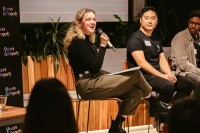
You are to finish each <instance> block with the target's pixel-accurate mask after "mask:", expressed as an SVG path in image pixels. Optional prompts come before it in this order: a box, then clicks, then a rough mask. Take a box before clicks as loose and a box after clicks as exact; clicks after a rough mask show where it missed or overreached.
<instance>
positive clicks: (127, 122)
mask: <svg viewBox="0 0 200 133" xmlns="http://www.w3.org/2000/svg"><path fill="white" fill-rule="evenodd" d="M127 126H128V133H129V123H128V117H127Z"/></svg>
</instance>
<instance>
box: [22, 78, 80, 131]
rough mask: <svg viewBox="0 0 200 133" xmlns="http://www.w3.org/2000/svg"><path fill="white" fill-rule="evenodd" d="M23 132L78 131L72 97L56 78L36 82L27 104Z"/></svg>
mask: <svg viewBox="0 0 200 133" xmlns="http://www.w3.org/2000/svg"><path fill="white" fill-rule="evenodd" d="M23 133H78V128H77V124H76V121H75V117H74V112H73V107H72V103H71V99H70V97H69V94H68V93H67V90H66V88H65V86H64V85H63V84H62V83H61V82H60V81H59V80H57V79H56V78H48V79H41V80H39V81H38V82H36V84H35V86H34V87H33V90H32V92H31V95H30V99H29V104H28V106H27V112H26V117H25V122H24V131H23Z"/></svg>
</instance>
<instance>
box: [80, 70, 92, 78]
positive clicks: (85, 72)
mask: <svg viewBox="0 0 200 133" xmlns="http://www.w3.org/2000/svg"><path fill="white" fill-rule="evenodd" d="M88 73H90V72H89V71H84V72H83V73H80V74H79V75H78V77H79V78H81V77H83V75H85V74H88Z"/></svg>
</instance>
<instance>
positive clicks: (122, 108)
mask: <svg viewBox="0 0 200 133" xmlns="http://www.w3.org/2000/svg"><path fill="white" fill-rule="evenodd" d="M95 29H96V13H95V11H94V10H92V9H87V8H84V9H81V10H79V11H78V12H77V13H76V17H75V22H72V24H71V26H70V27H69V29H68V30H67V33H66V37H65V39H64V43H65V49H66V50H67V51H68V58H69V63H70V65H71V67H72V69H73V72H74V75H75V79H76V83H77V90H78V93H79V95H80V96H81V97H82V98H83V99H107V98H114V97H115V98H119V99H121V100H122V102H121V103H120V104H119V111H118V115H117V117H116V119H115V120H112V123H111V127H110V129H109V133H126V131H125V130H124V129H122V122H123V121H124V120H125V118H126V117H127V116H128V115H134V113H135V111H136V109H137V107H138V105H139V103H140V101H141V98H142V97H145V99H147V100H148V102H149V103H150V105H152V106H151V107H153V108H154V109H158V110H160V105H159V104H158V103H157V102H156V101H155V100H154V99H153V97H152V96H151V86H149V84H148V83H147V82H146V80H145V79H144V77H143V75H142V74H141V72H140V71H139V70H136V71H132V72H126V73H123V74H117V75H107V74H108V72H106V71H104V70H102V69H101V67H102V64H103V60H104V56H105V52H106V46H107V44H108V41H109V37H108V36H107V35H106V34H105V33H103V34H101V36H100V47H99V50H97V48H96V47H95V44H94V43H95ZM158 110H157V111H158Z"/></svg>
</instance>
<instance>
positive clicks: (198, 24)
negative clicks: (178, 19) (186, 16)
mask: <svg viewBox="0 0 200 133" xmlns="http://www.w3.org/2000/svg"><path fill="white" fill-rule="evenodd" d="M188 24H190V25H195V26H200V22H193V21H191V20H189V21H188Z"/></svg>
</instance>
